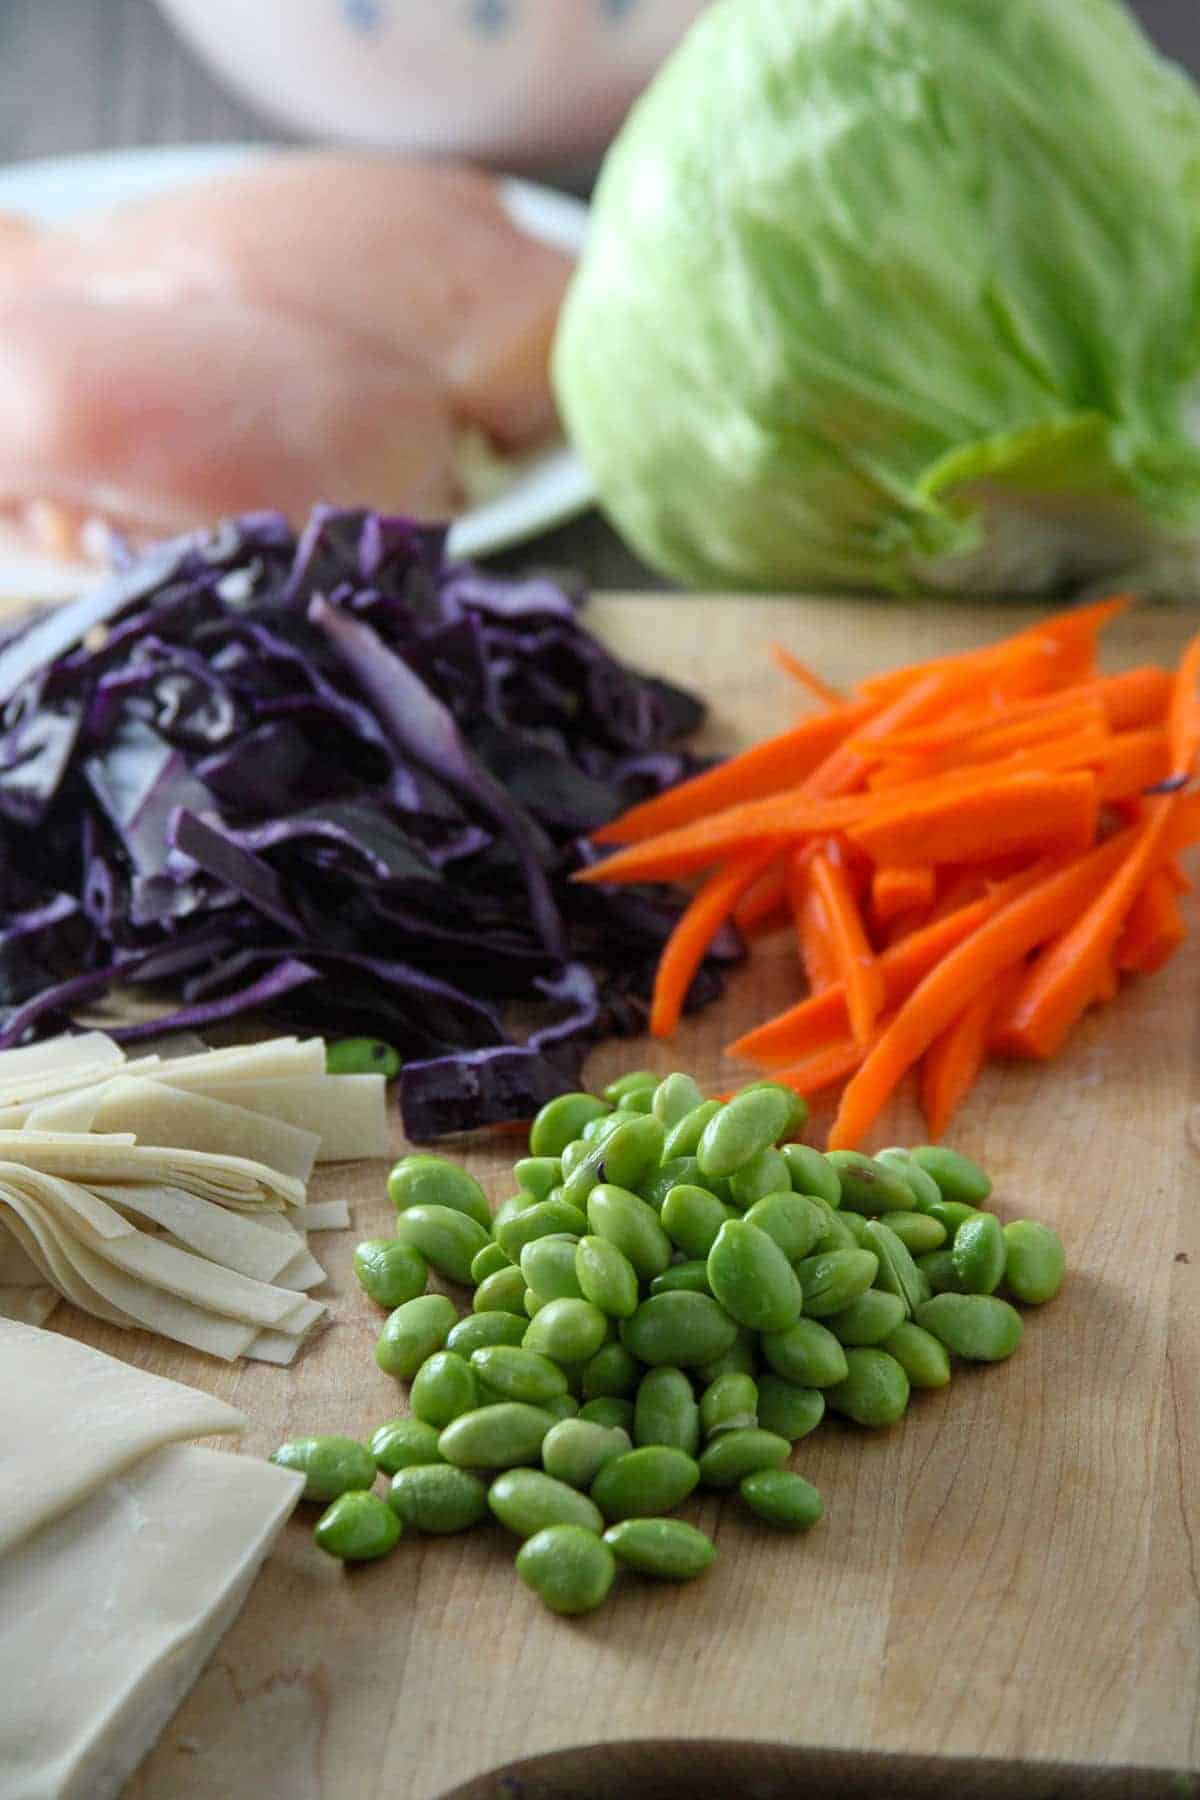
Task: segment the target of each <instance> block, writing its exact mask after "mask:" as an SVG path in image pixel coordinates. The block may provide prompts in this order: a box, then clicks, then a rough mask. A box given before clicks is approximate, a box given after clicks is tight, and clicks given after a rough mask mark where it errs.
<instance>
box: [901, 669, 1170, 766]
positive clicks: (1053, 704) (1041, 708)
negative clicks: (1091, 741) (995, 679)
mask: <svg viewBox="0 0 1200 1800" xmlns="http://www.w3.org/2000/svg"><path fill="white" fill-rule="evenodd" d="M1172 686H1173V678H1172V675H1171V671H1170V670H1169V669H1163V668H1160V667H1159V666H1158V665H1157V664H1156V663H1146V664H1143V665H1142V666H1141V667H1140V668H1136V669H1126V670H1125V671H1124V672H1123V673H1122V674H1120V675H1098V676H1097V677H1096V678H1095V679H1094V680H1093V681H1083V682H1078V683H1076V684H1075V685H1074V686H1073V687H1067V688H1056V689H1054V690H1053V692H1051V693H1049V694H1035V695H1033V696H1032V697H1031V698H1030V699H1028V700H1016V701H1009V702H1007V703H1006V704H1003V705H1000V704H992V705H988V706H981V705H979V704H978V703H976V702H972V703H971V704H970V705H968V706H966V707H964V708H962V710H961V711H958V712H952V713H950V714H949V715H948V716H947V717H946V718H945V719H942V720H940V721H939V722H938V723H936V724H930V725H924V726H917V727H915V728H914V729H912V730H910V731H904V732H897V733H894V734H893V736H892V737H890V738H888V739H886V740H885V741H884V742H883V743H881V745H880V749H881V751H883V752H886V753H887V754H889V755H890V754H892V753H893V752H895V754H897V755H905V754H915V755H922V754H930V753H932V752H935V751H938V750H946V749H950V748H952V747H953V746H955V745H956V744H958V743H959V742H960V741H964V740H966V739H968V738H973V737H975V736H976V735H977V734H978V733H979V732H981V731H986V730H988V729H989V728H990V727H992V726H996V725H1002V724H1003V723H1004V722H1005V721H1006V720H1009V721H1013V722H1015V721H1016V720H1018V719H1035V718H1037V717H1039V716H1040V715H1042V714H1045V713H1047V712H1057V711H1058V710H1059V709H1060V708H1061V707H1064V706H1074V705H1076V704H1078V703H1080V702H1084V701H1093V702H1095V703H1096V704H1098V705H1100V706H1101V707H1103V709H1104V716H1105V719H1106V721H1107V723H1108V726H1109V729H1110V730H1112V731H1135V730H1137V729H1138V728H1139V727H1140V726H1145V725H1161V724H1163V723H1164V722H1165V720H1166V716H1167V706H1168V703H1169V701H1170V698H1171V690H1172Z"/></svg>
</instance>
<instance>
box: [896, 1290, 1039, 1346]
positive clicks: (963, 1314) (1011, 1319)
mask: <svg viewBox="0 0 1200 1800" xmlns="http://www.w3.org/2000/svg"><path fill="white" fill-rule="evenodd" d="M917 1324H918V1325H920V1326H923V1327H924V1329H925V1330H926V1331H931V1332H932V1333H933V1335H934V1337H935V1338H937V1339H938V1340H939V1341H940V1342H941V1343H943V1344H945V1346H946V1348H947V1350H950V1351H952V1352H953V1354H954V1355H955V1356H961V1357H963V1358H964V1359H965V1360H966V1361H968V1362H1003V1361H1004V1359H1005V1357H1008V1356H1011V1355H1012V1353H1013V1351H1014V1350H1015V1349H1016V1347H1017V1345H1018V1344H1019V1343H1020V1341H1021V1337H1022V1334H1023V1332H1024V1329H1025V1328H1024V1326H1023V1325H1022V1323H1021V1315H1020V1313H1019V1312H1018V1311H1017V1309H1016V1307H1015V1306H1010V1305H1009V1303H1008V1301H1007V1300H998V1299H997V1298H996V1296H995V1295H994V1294H935V1295H934V1297H933V1299H932V1300H927V1301H926V1302H925V1304H924V1306H921V1307H918V1309H917Z"/></svg>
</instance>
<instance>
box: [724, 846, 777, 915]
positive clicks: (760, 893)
mask: <svg viewBox="0 0 1200 1800" xmlns="http://www.w3.org/2000/svg"><path fill="white" fill-rule="evenodd" d="M786 906H787V858H786V856H777V857H776V858H775V860H774V861H773V862H770V863H768V864H767V866H766V868H765V869H764V870H763V872H762V874H761V875H760V876H759V878H758V880H757V881H755V882H753V883H752V885H751V886H750V887H748V888H747V889H746V892H745V893H744V894H743V895H742V897H741V899H740V900H739V901H738V903H737V905H736V906H735V907H734V909H733V912H732V914H731V917H732V919H733V922H734V924H735V925H736V926H737V928H738V930H739V931H744V932H747V933H750V932H755V931H760V930H762V929H763V928H764V927H765V926H767V925H770V924H772V923H774V920H775V915H776V914H777V913H781V912H783V910H784V909H785V908H786Z"/></svg>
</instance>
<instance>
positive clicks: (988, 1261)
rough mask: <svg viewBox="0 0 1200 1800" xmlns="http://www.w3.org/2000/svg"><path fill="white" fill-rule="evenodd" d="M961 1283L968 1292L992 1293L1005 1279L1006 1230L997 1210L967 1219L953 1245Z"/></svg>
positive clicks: (955, 1264)
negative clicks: (1004, 1230)
mask: <svg viewBox="0 0 1200 1800" xmlns="http://www.w3.org/2000/svg"><path fill="white" fill-rule="evenodd" d="M950 1255H951V1257H952V1258H953V1260H954V1268H955V1272H956V1273H957V1275H958V1281H959V1286H960V1287H961V1288H962V1290H963V1292H964V1293H965V1294H991V1293H994V1292H995V1290H996V1289H997V1288H998V1287H999V1286H1000V1283H1001V1282H1002V1281H1003V1279H1004V1264H1005V1260H1006V1257H1007V1250H1006V1247H1005V1241H1004V1233H1003V1231H1002V1230H1001V1228H1000V1221H999V1219H998V1218H997V1217H996V1215H995V1213H990V1212H981V1213H976V1215H975V1217H974V1218H973V1219H964V1220H963V1223H962V1224H961V1225H960V1226H959V1228H958V1230H957V1231H956V1232H955V1234H954V1242H953V1244H952V1245H951V1246H950Z"/></svg>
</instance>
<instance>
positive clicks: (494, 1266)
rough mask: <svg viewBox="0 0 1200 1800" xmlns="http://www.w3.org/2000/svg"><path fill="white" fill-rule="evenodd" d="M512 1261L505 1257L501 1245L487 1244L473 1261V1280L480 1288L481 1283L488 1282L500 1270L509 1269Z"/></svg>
mask: <svg viewBox="0 0 1200 1800" xmlns="http://www.w3.org/2000/svg"><path fill="white" fill-rule="evenodd" d="M510 1261H511V1258H510V1257H508V1256H506V1255H505V1253H504V1251H503V1250H502V1249H501V1247H500V1245H499V1244H496V1243H492V1244H485V1245H484V1246H483V1249H482V1250H480V1251H479V1253H478V1255H477V1256H475V1257H474V1258H473V1259H472V1261H471V1280H472V1281H473V1282H474V1283H475V1286H476V1287H478V1286H479V1283H480V1282H481V1281H486V1280H487V1278H488V1276H489V1275H494V1274H495V1273H496V1271H497V1270H498V1269H507V1268H508V1265H509V1262H510Z"/></svg>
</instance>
